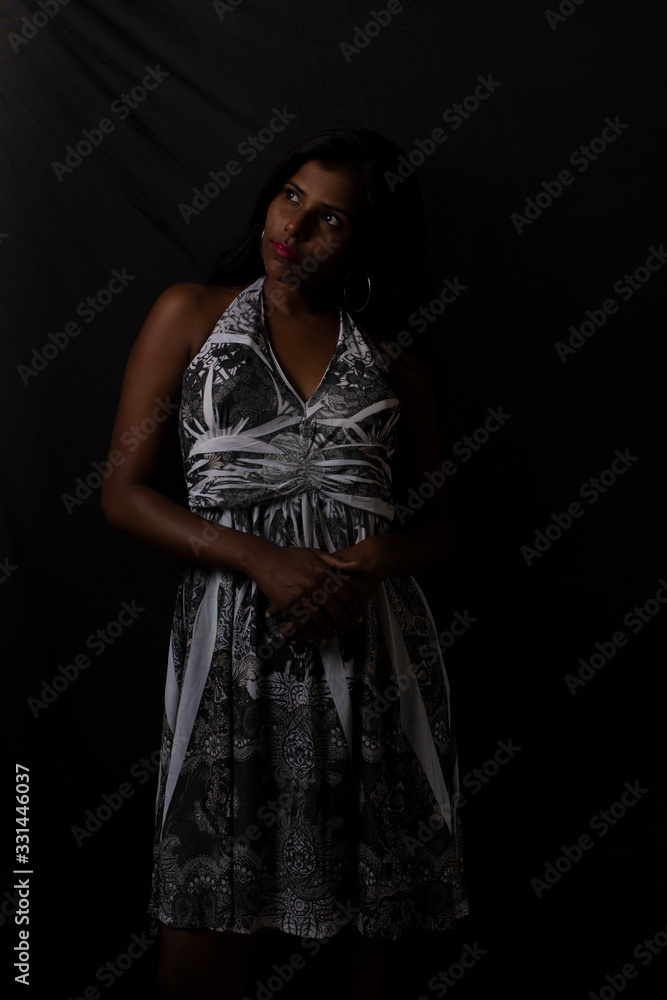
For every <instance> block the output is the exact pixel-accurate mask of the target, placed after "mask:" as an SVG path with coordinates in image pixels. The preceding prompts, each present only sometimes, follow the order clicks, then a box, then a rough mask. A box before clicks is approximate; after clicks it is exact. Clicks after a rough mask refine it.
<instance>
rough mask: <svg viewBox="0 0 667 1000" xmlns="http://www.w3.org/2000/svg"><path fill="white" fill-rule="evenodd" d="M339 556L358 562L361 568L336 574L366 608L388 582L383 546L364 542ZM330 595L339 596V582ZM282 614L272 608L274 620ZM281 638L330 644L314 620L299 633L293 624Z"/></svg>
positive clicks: (374, 539)
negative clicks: (381, 553)
mask: <svg viewBox="0 0 667 1000" xmlns="http://www.w3.org/2000/svg"><path fill="white" fill-rule="evenodd" d="M332 554H333V553H332ZM335 555H337V556H340V557H341V558H343V559H351V560H356V561H357V562H358V564H359V565H358V566H356V567H355V568H354V569H350V570H347V569H346V570H335V571H334V572H335V574H336V576H339V577H340V579H341V582H344V583H345V584H346V586H347V587H348V589H350V590H352V591H354V593H355V595H356V597H357V598H358V600H359V603H360V604H361V605H363V606H364V607H365V605H366V604H368V602H369V600H370V599H371V597H372V596H373V594H374V593H375V591H376V590H377V589H378V587H379V586H380V584H381V583H382V580H383V579H384V575H383V573H382V572H381V570H380V545H379V543H378V538H377V536H370V537H369V538H363V539H362V540H361V541H360V542H357V543H356V544H355V545H348V546H347V548H344V549H338V550H337V551H336V552H335ZM327 589H329V588H327ZM329 592H330V593H331V594H333V595H334V596H335V593H336V590H335V582H332V586H331V589H330V591H329ZM304 603H305V602H304ZM315 603H316V602H315ZM279 612H280V609H279V608H278V606H277V605H275V604H271V605H269V608H268V610H267V617H269V618H273V617H274V616H275V615H277V614H279ZM357 621H363V618H359V619H357ZM352 624H353V622H352V620H350V621H349V622H348V624H347V628H350V627H351V626H352ZM280 635H283V636H285V637H291V641H292V643H295V642H318V643H320V644H323V643H324V642H326V641H327V640H322V638H321V636H322V633H321V632H320V630H319V629H318V628H316V627H314V625H313V624H312V623H311V621H310V620H307V621H306V622H305V623H304V624H303V625H301V626H299V628H298V629H295V628H294V626H293V625H292V623H291V622H290V623H288V624H287V625H285V626H284V628H282V629H281V631H280Z"/></svg>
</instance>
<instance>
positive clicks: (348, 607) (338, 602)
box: [250, 543, 363, 644]
mask: <svg viewBox="0 0 667 1000" xmlns="http://www.w3.org/2000/svg"><path fill="white" fill-rule="evenodd" d="M357 565H358V563H357V562H356V561H352V560H350V559H344V558H342V557H341V556H337V555H336V554H335V553H333V552H326V551H323V550H321V549H314V548H307V547H295V546H280V545H276V544H273V543H271V544H270V545H269V546H267V547H266V548H264V547H263V548H262V551H261V552H260V554H259V558H258V559H257V561H256V563H255V565H254V566H253V567H252V571H251V573H250V575H251V576H252V578H253V579H254V580H255V582H256V583H257V586H258V587H259V588H260V590H261V591H262V593H264V594H265V595H266V597H268V598H269V600H270V601H271V602H272V603H273V604H274V605H275V607H276V609H277V610H275V611H273V612H271V611H268V612H267V616H269V617H273V615H276V614H278V613H279V612H280V611H282V612H284V613H285V614H287V615H288V616H289V617H290V619H291V621H290V623H289V624H288V625H286V626H285V627H284V628H283V629H282V631H281V634H283V635H289V636H291V637H292V641H298V638H299V635H298V633H299V631H300V630H303V628H304V626H306V627H307V628H308V633H309V636H310V635H312V634H313V630H314V636H315V641H317V642H319V643H320V644H322V643H324V642H328V641H329V640H330V639H332V638H333V637H334V636H335V635H336V633H337V632H344V631H345V630H346V629H347V628H348V627H349V625H350V624H351V623H352V622H355V621H361V620H363V619H362V610H363V608H362V605H361V603H360V602H359V600H358V598H357V596H356V595H355V593H354V592H353V590H352V589H351V588H349V587H348V586H347V585H346V580H347V578H348V574H346V572H345V571H346V570H352V569H355V568H356V566H357Z"/></svg>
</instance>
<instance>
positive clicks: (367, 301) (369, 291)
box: [343, 268, 371, 313]
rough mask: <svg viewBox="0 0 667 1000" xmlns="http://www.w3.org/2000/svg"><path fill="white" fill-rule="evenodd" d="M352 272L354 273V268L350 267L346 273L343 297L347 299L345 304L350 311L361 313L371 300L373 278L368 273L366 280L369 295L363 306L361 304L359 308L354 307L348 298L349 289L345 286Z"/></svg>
mask: <svg viewBox="0 0 667 1000" xmlns="http://www.w3.org/2000/svg"><path fill="white" fill-rule="evenodd" d="M351 274H352V269H351V268H350V270H349V271H348V272H347V274H346V275H345V281H344V282H343V298H344V299H345V305H346V306H347V308H348V309H349V310H350V312H355V313H360V312H363V311H364V309H365V308H366V306H367V305H368V303H369V302H370V300H371V279H370V278H369V276H368V275H366V281H367V282H368V295H367V296H366V301H365V302H364V304H363V306H360V308H359V309H354V308H353V307H352V306H351V305H350V303H349V302H348V300H347V291H346V288H345V286H346V285H347V279H348V278H349V277H350V275H351Z"/></svg>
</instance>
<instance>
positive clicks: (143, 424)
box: [101, 284, 269, 572]
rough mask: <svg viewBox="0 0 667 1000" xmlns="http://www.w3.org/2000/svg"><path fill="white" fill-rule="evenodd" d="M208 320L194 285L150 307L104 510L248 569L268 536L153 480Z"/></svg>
mask: <svg viewBox="0 0 667 1000" xmlns="http://www.w3.org/2000/svg"><path fill="white" fill-rule="evenodd" d="M207 324H208V326H209V327H210V326H211V320H210V313H209V314H207V310H206V309H205V307H204V305H203V303H202V301H201V291H200V289H199V286H197V285H193V284H180V285H173V286H172V287H171V288H168V289H167V290H166V291H165V292H163V293H162V295H161V296H160V297H159V298H158V300H157V301H156V303H155V305H154V306H153V308H152V309H151V311H150V313H149V314H148V317H147V319H146V321H145V323H144V325H143V327H142V328H141V331H140V333H139V336H138V337H137V340H136V342H135V344H134V346H133V348H132V351H131V353H130V356H129V359H128V362H127V367H126V370H125V377H124V380H123V386H122V389H121V395H120V402H119V405H118V412H117V415H116V422H115V424H114V428H113V432H112V436H111V443H110V447H109V464H110V466H111V467H112V472H111V474H110V475H109V476H108V477H107V478H106V479H105V480H104V482H103V484H102V494H101V502H102V511H103V513H104V516H105V517H106V519H107V520H108V521H109V522H110V523H111V524H113V525H114V527H116V528H119V529H120V530H122V531H126V532H128V533H129V534H131V535H134V536H135V537H136V538H139V539H141V541H143V542H146V543H147V544H148V545H151V546H153V547H154V548H157V549H160V550H161V551H163V552H167V553H169V554H170V555H173V556H177V557H179V558H181V559H185V560H187V561H190V562H196V563H199V564H203V565H207V566H216V567H220V568H223V569H231V570H237V569H238V570H242V571H244V572H248V571H249V568H250V565H251V563H252V560H253V558H257V556H258V554H259V552H260V550H261V549H262V547H263V544H264V540H263V539H261V538H259V537H257V536H256V535H249V534H247V533H246V532H242V531H236V530H235V529H233V528H225V527H224V526H222V525H216V524H213V523H212V522H211V521H208V520H206V519H205V518H202V517H199V516H198V515H197V514H194V513H192V512H191V511H189V510H187V509H186V508H185V507H181V506H180V504H177V503H175V502H174V501H172V500H170V499H169V498H168V497H166V496H164V495H163V494H162V493H160V492H159V491H158V490H156V489H154V487H153V486H152V485H151V484H152V482H153V480H154V477H155V472H156V469H157V468H158V465H159V461H160V457H161V455H162V452H163V449H164V445H165V438H166V430H167V427H168V426H169V424H170V423H171V422H172V421H173V420H175V419H176V413H177V409H178V403H179V400H180V393H181V380H182V377H183V372H184V371H185V369H186V368H187V366H188V364H189V362H190V347H191V344H192V343H201V341H202V340H203V339H204V337H205V335H206V333H207V332H208V331H207ZM265 544H269V543H265Z"/></svg>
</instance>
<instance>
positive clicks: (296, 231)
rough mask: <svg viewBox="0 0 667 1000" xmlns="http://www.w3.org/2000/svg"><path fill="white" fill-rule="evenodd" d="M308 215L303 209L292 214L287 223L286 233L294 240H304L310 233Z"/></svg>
mask: <svg viewBox="0 0 667 1000" xmlns="http://www.w3.org/2000/svg"><path fill="white" fill-rule="evenodd" d="M308 225H309V223H308V214H307V213H306V212H305V211H304V210H303V208H302V209H300V210H299V211H297V212H292V213H291V214H290V216H289V218H288V219H287V220H286V222H285V232H286V233H289V234H290V236H293V237H294V239H298V240H302V239H304V238H305V236H306V235H307V231H308Z"/></svg>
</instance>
